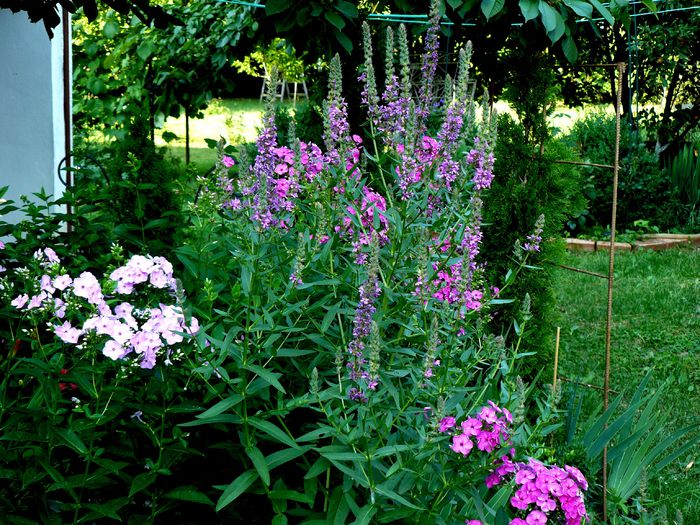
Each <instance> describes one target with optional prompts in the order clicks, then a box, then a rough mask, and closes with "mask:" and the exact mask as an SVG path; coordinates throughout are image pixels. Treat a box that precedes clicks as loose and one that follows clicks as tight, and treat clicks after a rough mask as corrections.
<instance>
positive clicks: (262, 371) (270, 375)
mask: <svg viewBox="0 0 700 525" xmlns="http://www.w3.org/2000/svg"><path fill="white" fill-rule="evenodd" d="M244 368H245V369H246V370H250V371H251V372H253V373H255V374H257V375H258V376H260V378H261V379H262V380H263V381H265V382H266V383H268V384H269V385H271V386H274V387H275V388H276V389H277V390H279V391H280V392H282V393H283V394H285V393H286V390H285V389H284V387H283V386H282V383H280V382H279V380H278V379H277V378H278V377H281V376H282V374H279V373H275V372H270V371H269V370H267V369H266V368H263V367H262V366H258V365H246V366H245V367H244Z"/></svg>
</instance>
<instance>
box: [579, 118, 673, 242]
mask: <svg viewBox="0 0 700 525" xmlns="http://www.w3.org/2000/svg"><path fill="white" fill-rule="evenodd" d="M565 141H566V142H567V143H568V144H570V145H571V147H574V148H576V149H577V151H579V152H580V155H581V157H582V158H583V160H584V161H586V162H591V163H595V164H606V165H613V163H614V160H615V117H614V115H607V114H604V113H592V114H590V115H588V116H586V117H585V118H583V119H581V120H579V121H578V122H576V123H575V124H574V126H573V128H572V130H571V132H570V133H569V135H568V136H567V137H566V138H565ZM585 173H586V175H587V176H588V184H586V185H584V186H583V193H584V196H585V197H586V198H587V199H588V202H589V205H588V217H589V220H587V221H586V224H585V225H583V228H575V227H573V226H575V225H574V224H571V225H570V226H572V227H573V228H571V229H572V230H573V231H574V232H576V233H578V232H579V231H581V230H583V231H586V230H588V231H590V228H592V227H595V226H598V227H603V228H605V227H609V225H610V221H611V208H612V194H613V184H612V183H613V170H612V169H609V168H585ZM679 212H680V209H679V203H678V202H677V199H675V198H674V197H673V196H672V193H671V187H670V182H669V178H668V177H667V176H666V175H665V174H664V173H663V171H662V170H661V169H660V167H659V158H658V155H657V154H656V153H655V152H654V151H651V150H650V149H648V148H647V146H646V144H645V143H644V140H643V133H642V132H640V131H634V130H632V129H631V128H630V126H629V125H628V124H627V123H626V122H624V121H623V122H622V123H621V130H620V171H619V175H618V204H617V229H618V231H624V230H625V229H632V228H634V222H635V221H638V220H646V221H649V223H650V224H652V225H654V226H658V227H659V228H661V229H670V228H675V227H678V226H680V225H681V224H680V222H679V221H680V215H679Z"/></svg>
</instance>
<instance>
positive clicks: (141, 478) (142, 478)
mask: <svg viewBox="0 0 700 525" xmlns="http://www.w3.org/2000/svg"><path fill="white" fill-rule="evenodd" d="M155 480H156V473H155V472H154V471H149V472H144V473H143V474H139V475H138V476H136V477H135V478H134V479H133V480H131V488H129V497H130V498H131V496H133V495H134V494H136V493H137V492H141V491H142V490H143V489H145V488H146V487H148V486H149V485H151V484H152V483H153V482H154V481H155Z"/></svg>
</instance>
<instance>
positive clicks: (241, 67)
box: [233, 38, 304, 82]
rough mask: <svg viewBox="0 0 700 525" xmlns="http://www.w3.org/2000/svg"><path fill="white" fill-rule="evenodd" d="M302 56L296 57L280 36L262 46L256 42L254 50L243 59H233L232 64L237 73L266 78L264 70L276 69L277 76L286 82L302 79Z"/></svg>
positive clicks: (300, 80)
mask: <svg viewBox="0 0 700 525" xmlns="http://www.w3.org/2000/svg"><path fill="white" fill-rule="evenodd" d="M303 58H304V57H303V56H302V57H297V56H296V54H295V52H294V48H293V47H291V46H289V45H288V44H287V42H285V40H284V39H282V38H275V39H273V40H272V42H270V43H269V44H268V46H267V47H263V46H262V45H260V44H258V45H257V46H256V47H255V50H254V51H253V52H252V53H251V54H249V55H247V56H246V57H245V58H244V59H243V60H234V61H233V66H234V67H235V68H236V69H237V70H238V72H239V73H247V74H248V75H251V76H254V77H261V78H266V77H267V74H266V72H268V71H272V70H273V69H274V70H275V71H277V74H278V75H279V78H280V79H282V80H286V81H287V82H302V81H303V80H304V62H303Z"/></svg>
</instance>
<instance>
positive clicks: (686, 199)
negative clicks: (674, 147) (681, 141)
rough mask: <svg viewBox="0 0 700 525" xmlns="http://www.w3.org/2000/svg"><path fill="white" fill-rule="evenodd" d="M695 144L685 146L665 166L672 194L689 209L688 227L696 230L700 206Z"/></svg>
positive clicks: (698, 161)
mask: <svg viewBox="0 0 700 525" xmlns="http://www.w3.org/2000/svg"><path fill="white" fill-rule="evenodd" d="M699 148H700V146H698V145H697V144H685V145H684V146H683V147H682V148H681V150H680V151H679V152H678V154H677V155H676V156H675V157H674V158H673V159H671V162H669V163H668V164H667V165H666V168H665V173H666V175H667V176H668V177H669V179H670V180H671V186H672V188H673V193H674V195H675V196H677V197H678V198H679V199H680V200H681V202H683V203H684V204H687V205H688V207H689V213H688V227H690V228H694V227H695V228H697V222H698V213H699V206H700V159H698V149H699Z"/></svg>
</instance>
